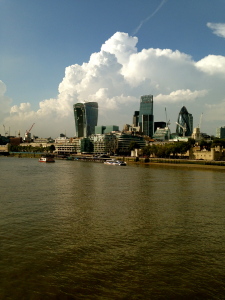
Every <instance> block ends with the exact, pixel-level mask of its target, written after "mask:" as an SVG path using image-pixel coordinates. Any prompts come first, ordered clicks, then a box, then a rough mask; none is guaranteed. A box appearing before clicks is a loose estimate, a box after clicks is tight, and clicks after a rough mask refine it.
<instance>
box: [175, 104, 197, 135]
mask: <svg viewBox="0 0 225 300" xmlns="http://www.w3.org/2000/svg"><path fill="white" fill-rule="evenodd" d="M177 123H178V124H179V125H180V126H179V125H178V124H177V127H176V133H177V135H179V136H183V135H184V134H183V133H184V128H185V136H191V134H192V132H193V116H192V114H189V112H188V111H187V108H186V107H185V106H183V107H182V108H181V110H180V112H179V115H178V119H177Z"/></svg>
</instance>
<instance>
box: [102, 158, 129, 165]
mask: <svg viewBox="0 0 225 300" xmlns="http://www.w3.org/2000/svg"><path fill="white" fill-rule="evenodd" d="M104 164H105V165H111V166H126V165H127V164H126V163H125V162H124V161H121V160H115V159H108V160H106V161H105V162H104Z"/></svg>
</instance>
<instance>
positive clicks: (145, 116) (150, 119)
mask: <svg viewBox="0 0 225 300" xmlns="http://www.w3.org/2000/svg"><path fill="white" fill-rule="evenodd" d="M139 126H140V130H141V131H142V132H143V134H144V135H147V136H151V137H152V136H153V130H154V116H153V96H152V95H145V96H141V100H140V111H139Z"/></svg>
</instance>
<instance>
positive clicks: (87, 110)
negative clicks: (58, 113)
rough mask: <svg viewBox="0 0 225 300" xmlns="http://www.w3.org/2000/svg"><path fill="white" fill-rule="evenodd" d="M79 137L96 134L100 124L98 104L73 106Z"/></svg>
mask: <svg viewBox="0 0 225 300" xmlns="http://www.w3.org/2000/svg"><path fill="white" fill-rule="evenodd" d="M73 109H74V119H75V128H76V136H77V137H84V138H86V137H88V136H90V135H91V134H94V133H95V126H97V123H98V103H97V102H85V103H76V104H74V105H73Z"/></svg>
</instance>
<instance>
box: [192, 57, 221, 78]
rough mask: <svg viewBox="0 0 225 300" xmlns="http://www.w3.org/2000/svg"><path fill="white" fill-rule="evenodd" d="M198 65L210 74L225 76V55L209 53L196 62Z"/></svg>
mask: <svg viewBox="0 0 225 300" xmlns="http://www.w3.org/2000/svg"><path fill="white" fill-rule="evenodd" d="M196 67H197V68H198V69H199V70H201V71H203V72H205V73H208V74H209V75H216V74H218V75H222V76H225V57H224V56H221V55H208V56H206V57H204V58H203V59H201V60H200V61H198V62H197V63H196Z"/></svg>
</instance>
